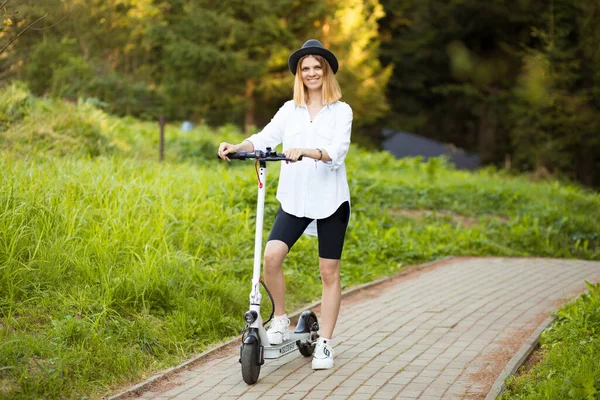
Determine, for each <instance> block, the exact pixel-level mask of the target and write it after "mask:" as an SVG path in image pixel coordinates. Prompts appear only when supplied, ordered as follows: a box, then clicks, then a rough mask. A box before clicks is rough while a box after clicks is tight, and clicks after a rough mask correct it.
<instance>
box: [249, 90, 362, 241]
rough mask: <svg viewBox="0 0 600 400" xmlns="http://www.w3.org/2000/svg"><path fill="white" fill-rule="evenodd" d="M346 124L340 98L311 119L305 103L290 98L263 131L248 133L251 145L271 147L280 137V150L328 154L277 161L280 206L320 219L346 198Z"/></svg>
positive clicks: (346, 115)
mask: <svg viewBox="0 0 600 400" xmlns="http://www.w3.org/2000/svg"><path fill="white" fill-rule="evenodd" d="M351 129H352V109H351V108H350V106H349V105H348V104H346V103H344V102H341V101H337V102H335V103H333V104H328V105H325V106H324V107H323V108H322V109H321V111H320V112H319V113H318V114H317V115H316V117H315V119H314V120H313V121H311V120H310V114H309V112H308V108H306V106H296V105H295V104H294V101H293V100H290V101H288V102H286V103H285V104H284V105H283V106H282V107H281V108H280V109H279V111H278V112H277V114H275V116H274V117H273V119H272V120H271V122H269V123H268V124H267V126H265V128H264V129H263V130H262V131H260V132H259V133H257V134H255V135H252V136H250V137H249V138H248V139H247V140H249V141H250V142H252V144H253V145H254V149H255V150H263V151H264V150H265V149H266V148H267V147H270V148H272V149H274V148H275V146H277V145H278V144H280V143H283V149H284V150H285V149H288V148H312V149H316V148H320V149H322V150H325V151H327V154H329V157H330V158H331V161H329V162H324V161H316V160H314V159H312V158H308V157H304V158H303V159H302V160H301V161H297V162H295V163H285V162H281V163H280V164H281V173H280V175H279V186H278V188H277V200H279V202H280V203H281V208H282V209H283V210H284V211H285V212H287V213H288V214H292V215H295V216H296V217H307V218H313V219H322V218H327V217H329V216H330V215H332V214H333V213H334V212H335V211H336V210H337V209H338V208H339V206H340V205H341V204H342V203H344V202H345V201H348V202H350V190H349V188H348V180H347V177H346V165H345V163H344V159H345V158H346V154H347V153H348V148H349V147H350V131H351ZM313 227H314V225H313ZM307 233H309V232H308V231H307Z"/></svg>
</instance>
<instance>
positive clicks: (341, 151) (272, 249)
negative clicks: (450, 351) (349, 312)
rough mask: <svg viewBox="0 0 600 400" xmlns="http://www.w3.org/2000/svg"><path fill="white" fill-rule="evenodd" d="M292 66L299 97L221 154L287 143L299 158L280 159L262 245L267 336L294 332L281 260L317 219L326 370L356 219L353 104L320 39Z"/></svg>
mask: <svg viewBox="0 0 600 400" xmlns="http://www.w3.org/2000/svg"><path fill="white" fill-rule="evenodd" d="M288 65H289V68H290V71H291V72H292V74H293V75H295V80H294V98H293V100H290V101H288V102H286V103H285V104H284V105H283V106H282V107H281V108H280V109H279V111H278V112H277V113H276V114H275V116H274V117H273V119H272V120H271V122H269V124H267V126H265V128H264V129H263V130H262V131H261V132H259V133H257V134H255V135H252V136H250V137H249V138H248V139H246V140H244V141H243V142H242V143H239V144H235V145H234V144H231V143H227V142H223V143H221V144H220V146H219V156H220V157H221V158H222V159H224V160H228V161H229V158H228V157H227V154H229V153H235V152H239V151H246V152H253V151H254V150H255V149H256V150H263V151H264V150H265V149H266V148H267V147H271V148H275V146H277V145H278V144H279V143H283V153H284V154H285V155H286V157H288V158H291V159H292V160H294V162H290V163H281V173H280V177H279V186H278V188H277V200H278V201H279V202H280V204H281V207H280V209H279V211H278V213H277V216H276V217H275V223H274V224H273V228H272V230H271V233H270V235H269V239H268V241H267V244H266V247H265V252H264V278H265V283H266V285H267V287H268V288H269V290H270V291H271V294H272V295H273V300H274V303H275V317H274V319H273V321H272V323H271V325H270V327H269V329H268V331H267V335H268V337H269V341H270V342H271V343H272V344H279V343H281V342H282V341H285V340H287V339H289V337H290V332H289V324H290V321H289V319H288V317H287V315H286V310H285V290H286V286H285V285H286V284H285V277H284V274H283V261H284V259H285V257H286V256H287V254H288V252H289V251H290V249H291V248H292V246H293V245H294V243H295V242H296V241H297V240H298V239H299V238H300V236H301V235H302V233H304V232H306V233H308V234H311V233H313V234H314V232H311V228H313V227H314V223H315V221H316V232H317V234H318V238H319V268H320V272H321V280H322V285H323V288H322V302H321V316H320V319H319V325H320V330H319V333H320V337H319V340H318V342H317V345H316V348H315V351H314V354H313V360H312V367H313V369H328V368H332V367H333V365H334V362H333V357H334V352H333V347H332V341H331V339H332V337H333V330H334V328H335V324H336V321H337V318H338V314H339V309H340V303H341V284H340V259H341V256H342V248H343V245H344V238H345V234H346V228H347V226H348V220H349V218H350V191H349V189H348V181H347V178H346V166H345V164H344V159H345V158H346V154H347V152H348V148H349V146H350V132H351V129H352V109H351V108H350V106H349V105H348V104H346V103H344V102H341V101H339V99H340V98H341V97H342V93H341V90H340V87H339V85H338V82H337V80H336V78H335V73H336V72H337V70H338V60H337V58H336V57H335V55H334V54H333V53H332V52H331V51H329V50H327V49H326V48H324V47H323V45H322V44H321V43H320V42H319V41H318V40H314V39H311V40H308V41H307V42H306V43H304V45H303V46H302V48H300V49H298V50H296V51H295V52H293V53H292V54H291V56H290V58H289V61H288ZM301 156H302V160H299V161H298V159H299V158H300V157H301ZM307 228H308V229H307Z"/></svg>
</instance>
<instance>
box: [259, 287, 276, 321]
mask: <svg viewBox="0 0 600 400" xmlns="http://www.w3.org/2000/svg"><path fill="white" fill-rule="evenodd" d="M259 282H260V284H261V285H262V286H263V287H264V288H265V292H267V295H268V296H269V300H271V315H270V316H269V319H268V320H266V321H265V322H263V326H264V325H266V324H268V323H269V321H271V320H272V319H273V315H274V314H275V301H273V296H272V295H271V292H270V291H269V288H268V287H267V285H265V282H264V281H263V280H262V278H260V279H259Z"/></svg>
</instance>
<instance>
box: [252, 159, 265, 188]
mask: <svg viewBox="0 0 600 400" xmlns="http://www.w3.org/2000/svg"><path fill="white" fill-rule="evenodd" d="M254 168H255V169H256V179H258V187H259V188H260V189H262V187H263V184H262V182H261V181H260V174H259V173H258V159H257V160H256V161H255V162H254Z"/></svg>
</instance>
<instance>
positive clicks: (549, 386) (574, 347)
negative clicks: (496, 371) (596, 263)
mask: <svg viewBox="0 0 600 400" xmlns="http://www.w3.org/2000/svg"><path fill="white" fill-rule="evenodd" d="M587 286H588V290H589V292H588V293H587V294H583V295H581V296H580V297H579V298H578V299H577V300H575V301H574V302H571V303H569V304H567V305H566V306H564V307H563V308H561V309H560V310H559V311H558V313H557V320H556V322H555V323H554V324H553V325H552V326H551V327H550V328H549V329H547V330H546V331H545V332H544V333H543V335H542V338H541V340H540V344H541V349H542V354H543V359H542V361H541V362H540V363H538V364H536V365H535V366H533V368H532V369H531V370H529V371H527V372H526V373H521V374H517V375H516V376H513V377H511V378H509V379H508V381H507V390H506V391H505V392H504V394H503V395H502V397H501V398H502V399H531V400H533V399H536V400H537V399H582V400H592V399H598V398H600V284H597V285H592V284H589V283H588V285H587Z"/></svg>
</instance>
